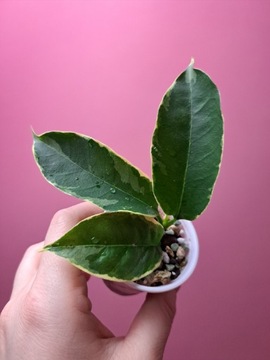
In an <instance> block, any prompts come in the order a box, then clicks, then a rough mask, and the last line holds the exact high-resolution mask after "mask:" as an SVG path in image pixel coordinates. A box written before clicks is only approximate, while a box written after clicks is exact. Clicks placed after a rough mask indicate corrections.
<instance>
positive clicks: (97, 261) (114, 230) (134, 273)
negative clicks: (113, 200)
mask: <svg viewBox="0 0 270 360" xmlns="http://www.w3.org/2000/svg"><path fill="white" fill-rule="evenodd" d="M163 233H164V230H163V227H162V226H161V225H160V224H159V223H158V222H157V221H155V220H154V219H153V218H151V217H145V216H143V215H138V214H134V213H130V212H125V211H119V212H112V213H102V214H99V215H95V216H92V217H90V218H88V219H85V220H83V221H81V222H80V223H79V224H78V225H76V226H75V227H74V228H73V229H71V230H70V231H69V232H68V233H66V234H65V235H64V236H63V237H62V238H60V239H59V240H57V241H56V242H54V243H53V244H50V245H48V246H46V247H45V250H49V251H52V252H54V253H55V254H57V255H59V256H61V257H64V258H66V259H67V260H69V261H70V262H71V263H72V264H73V265H75V266H76V267H78V268H80V269H82V270H83V271H85V272H87V273H90V274H94V275H96V276H99V277H102V278H104V279H110V280H116V281H117V280H118V281H134V280H136V279H139V278H141V277H143V276H145V275H147V274H148V273H150V272H152V271H153V270H154V269H155V268H156V267H158V265H159V264H160V261H161V247H160V240H161V238H162V235H163Z"/></svg>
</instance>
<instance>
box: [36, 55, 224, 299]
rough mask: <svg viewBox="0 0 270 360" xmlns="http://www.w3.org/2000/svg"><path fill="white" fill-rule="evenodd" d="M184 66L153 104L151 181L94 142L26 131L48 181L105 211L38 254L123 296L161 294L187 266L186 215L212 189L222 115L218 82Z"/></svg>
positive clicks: (193, 245)
mask: <svg viewBox="0 0 270 360" xmlns="http://www.w3.org/2000/svg"><path fill="white" fill-rule="evenodd" d="M193 65H194V62H193V60H192V61H191V63H190V65H189V66H188V68H187V69H186V70H185V71H184V72H183V73H182V74H180V76H179V77H178V78H177V79H176V81H175V82H174V83H173V84H172V86H171V87H170V88H169V89H168V91H167V92H166V94H165V95H164V97H163V100H162V102H161V104H160V107H159V110H158V116H157V122H156V128H155V130H154V134H153V138H152V147H151V154H152V175H153V180H152V181H151V180H150V179H149V178H147V177H146V176H145V175H144V174H143V173H142V172H141V171H139V170H138V169H137V168H135V167H134V166H132V165H131V164H130V163H128V162H127V161H126V160H125V159H123V158H122V157H120V156H119V155H117V154H116V153H115V152H113V151H112V150H111V149H109V148H108V147H106V146H105V145H104V144H102V143H100V142H98V141H96V140H94V139H93V138H90V137H87V136H84V135H80V134H77V133H72V132H47V133H44V134H42V135H39V136H38V135H36V134H33V138H34V144H33V152H34V157H35V160H36V162H37V164H38V166H39V169H40V170H41V173H42V174H43V175H44V177H45V178H46V179H47V181H48V182H49V183H51V184H52V185H53V186H55V187H56V188H58V189H60V190H61V191H63V192H65V193H67V194H69V195H73V196H75V197H77V198H81V199H84V200H86V201H91V202H93V203H95V204H96V205H98V206H100V207H101V208H103V209H104V212H103V213H101V214H98V215H95V216H92V217H89V218H87V219H85V220H83V221H81V222H80V223H78V224H77V225H76V226H75V227H74V228H72V229H71V230H70V231H69V232H68V233H66V234H65V235H64V236H62V237H61V238H60V239H58V240H57V241H55V242H54V243H52V244H50V245H47V246H46V247H45V248H44V250H47V251H51V252H54V253H55V254H57V255H59V256H61V257H64V258H66V259H67V260H68V261H70V262H71V263H72V264H73V265H75V266H76V267H78V268H80V269H82V270H84V271H85V272H87V273H90V274H93V275H95V276H98V277H101V278H103V279H105V281H106V283H107V285H108V286H109V287H111V288H112V284H116V285H118V289H117V286H116V288H115V289H114V290H115V291H116V292H120V293H121V292H123V291H124V292H125V291H126V290H123V288H125V289H126V288H127V285H128V288H129V290H128V291H127V292H130V293H132V292H136V291H137V290H138V289H139V290H144V291H150V292H156V291H158V292H160V291H167V290H170V289H171V288H172V286H173V285H172V284H174V283H176V285H177V286H179V283H181V281H182V282H183V281H185V280H186V279H187V277H189V275H190V274H191V272H192V271H193V269H194V267H195V265H196V262H197V257H198V241H197V237H196V233H195V230H194V227H193V225H192V223H191V222H190V221H191V220H194V219H196V218H197V217H198V216H199V215H200V214H201V213H202V212H203V211H204V209H205V208H206V206H207V205H208V203H209V201H210V197H211V195H212V192H213V187H214V184H215V181H216V177H217V175H218V171H219V167H220V162H221V155H222V147H223V146H222V145H223V119H222V114H221V110H220V99H219V92H218V90H217V87H216V86H215V85H214V83H213V82H212V81H211V79H210V78H209V77H208V76H207V75H206V74H205V73H204V72H202V71H201V70H198V69H194V67H193ZM179 219H180V221H179ZM181 219H184V220H181ZM191 240H192V241H191ZM194 251H195V255H194V256H193V255H192V254H193V252H194ZM181 277H182V280H181ZM179 279H180V282H179ZM158 285H162V286H158Z"/></svg>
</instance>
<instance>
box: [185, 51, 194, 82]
mask: <svg viewBox="0 0 270 360" xmlns="http://www.w3.org/2000/svg"><path fill="white" fill-rule="evenodd" d="M185 79H186V82H187V83H188V84H191V83H192V82H196V73H195V71H194V58H193V57H192V58H191V60H190V63H189V65H188V67H187V70H186V76H185Z"/></svg>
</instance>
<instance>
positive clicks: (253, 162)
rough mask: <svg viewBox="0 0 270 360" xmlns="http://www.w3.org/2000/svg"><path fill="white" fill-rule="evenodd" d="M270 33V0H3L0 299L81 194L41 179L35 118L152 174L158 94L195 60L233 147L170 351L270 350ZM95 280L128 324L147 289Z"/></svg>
mask: <svg viewBox="0 0 270 360" xmlns="http://www.w3.org/2000/svg"><path fill="white" fill-rule="evenodd" d="M269 33H270V2H269V1H259V0H257V1H221V0H220V1H203V0H202V1H180V0H179V1H165V0H164V1H147V0H146V1H143V0H137V1H1V2H0V116H1V132H0V137H1V141H0V147H1V154H0V155H1V170H0V171H1V172H0V176H1V217H0V221H1V243H0V246H1V252H0V280H1V286H0V308H2V307H3V306H4V304H5V303H6V302H7V300H8V298H9V294H10V290H11V286H12V279H13V276H14V273H15V270H16V267H17V265H18V263H19V261H20V258H21V256H22V254H23V252H24V251H25V249H26V247H28V246H29V245H30V244H32V243H34V242H38V241H41V240H42V239H43V237H44V234H45V231H46V228H47V226H48V223H49V221H50V218H51V217H52V215H53V214H54V213H55V211H56V210H58V209H60V208H63V207H66V206H69V205H71V204H74V203H76V200H75V199H72V198H71V197H69V196H67V195H65V194H62V193H60V192H59V191H57V190H56V189H54V188H53V187H51V186H50V185H49V184H47V183H46V182H45V181H44V180H43V178H42V177H41V175H40V173H39V171H38V169H37V167H36V165H35V163H34V161H33V158H32V153H31V144H32V139H31V130H30V129H31V126H32V127H33V128H34V130H35V131H36V132H37V133H41V132H44V131H47V130H71V131H77V132H80V133H85V134H87V135H90V136H93V137H95V138H97V139H99V140H100V141H102V142H104V143H106V144H108V145H109V146H111V147H112V148H113V149H114V150H115V151H117V152H119V153H120V154H121V155H122V156H125V157H126V158H128V159H129V160H130V161H131V162H133V163H134V164H135V165H136V166H138V167H140V168H141V169H142V170H143V171H145V172H146V173H148V174H149V175H150V174H151V168H150V156H149V147H150V139H151V135H152V131H153V128H154V123H155V118H156V112H157V108H158V105H159V102H160V100H161V97H162V95H163V93H164V92H165V90H166V89H167V87H168V86H169V85H170V84H171V82H172V81H173V80H174V78H175V77H176V76H177V75H178V73H180V72H182V71H183V70H184V69H185V68H186V66H187V65H188V63H189V61H190V58H191V57H192V56H193V57H194V58H195V64H196V67H198V68H201V69H203V70H204V71H206V72H207V73H208V74H210V75H211V77H212V79H213V80H214V81H215V82H216V84H217V85H218V87H219V89H220V91H221V95H222V107H223V113H224V117H225V120H226V132H225V135H226V137H225V153H224V158H223V165H222V170H221V173H220V177H219V180H218V183H217V186H216V191H215V194H214V197H213V200H212V203H211V205H210V206H209V208H208V210H207V211H206V212H205V213H204V214H203V215H202V216H201V218H200V219H198V220H197V221H196V222H195V226H196V228H197V231H198V234H199V237H200V244H201V254H200V259H199V264H198V267H197V269H196V272H195V273H194V275H193V276H192V278H191V279H190V280H189V281H188V282H187V283H186V285H184V286H183V288H182V289H181V292H180V294H179V298H178V313H177V317H176V320H175V323H174V326H173V332H172V334H171V336H170V339H169V342H168V346H167V349H166V353H165V359H171V360H174V359H190V360H228V359H230V360H255V359H256V360H266V359H269V358H270V305H269V303H270V269H269V263H270V260H269V259H270V257H269V256H270V240H269V230H267V223H268V222H269V200H270V197H269V184H270V181H269V180H270V179H269V178H270V173H269V145H268V144H269V115H270V105H269V94H270V77H269V69H268V68H269V63H270V51H269ZM89 289H90V296H91V299H92V300H93V305H94V312H95V313H96V314H97V315H98V316H100V317H101V319H102V320H103V321H104V322H105V323H106V324H107V325H108V326H110V327H111V328H112V329H113V331H114V332H115V333H116V334H119V335H120V334H123V333H124V332H125V331H126V329H127V328H128V325H129V323H130V321H131V319H132V318H133V316H134V314H135V313H136V311H137V309H138V308H139V306H140V304H141V303H142V301H143V297H144V296H143V295H139V296H134V297H131V298H122V297H120V296H118V295H115V294H113V293H111V292H110V291H109V290H108V289H107V288H105V286H104V285H103V283H102V281H100V280H98V279H92V280H91V282H90V286H89ZM112 309H114V310H113V311H112ZM115 309H118V310H119V311H115Z"/></svg>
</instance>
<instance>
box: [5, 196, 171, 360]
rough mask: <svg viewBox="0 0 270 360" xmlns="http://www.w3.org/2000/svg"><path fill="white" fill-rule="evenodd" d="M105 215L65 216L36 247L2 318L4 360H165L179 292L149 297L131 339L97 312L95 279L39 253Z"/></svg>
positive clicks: (87, 207)
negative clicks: (92, 294) (90, 285)
mask: <svg viewBox="0 0 270 360" xmlns="http://www.w3.org/2000/svg"><path fill="white" fill-rule="evenodd" d="M98 212H101V210H100V209H99V208H97V207H96V206H94V205H92V204H89V203H82V204H79V205H75V206H72V207H70V208H67V209H64V210H60V211H59V212H58V213H57V214H56V215H55V216H54V218H53V219H52V222H51V225H50V227H49V229H48V232H47V235H46V239H45V241H44V243H43V242H42V243H39V244H35V245H33V246H31V247H30V248H29V249H28V250H27V251H26V253H25V255H24V257H23V259H22V262H21V264H20V265H19V268H18V270H17V273H16V276H15V280H14V286H13V291H12V294H11V299H10V301H9V302H8V304H7V305H6V306H5V308H4V309H3V311H2V313H1V318H0V358H1V359H2V360H26V359H27V360H70V359H72V360H83V359H85V360H86V359H87V360H89V359H93V360H114V359H115V360H122V359H123V360H129V359H130V360H131V359H132V360H137V359H138V360H141V359H146V360H159V359H162V356H163V352H164V347H165V345H166V341H167V338H168V335H169V332H170V329H171V325H172V321H173V318H174V315H175V303H176V291H172V292H168V293H164V294H148V295H147V296H146V299H145V302H144V304H143V305H142V307H141V309H140V310H139V312H138V313H137V315H136V317H135V319H134V320H133V322H132V324H131V326H130V329H129V331H128V333H127V334H126V336H125V337H115V336H114V335H113V334H112V332H111V331H110V330H109V329H107V328H106V327H105V326H104V325H103V324H102V323H101V322H100V321H99V320H98V319H97V318H96V317H95V315H94V314H93V313H92V312H91V307H92V305H91V301H90V299H89V298H88V293H87V280H88V278H89V276H87V275H86V274H85V273H83V272H82V271H81V270H79V269H77V268H75V267H74V266H72V265H71V264H70V263H69V262H67V261H66V260H64V259H63V258H60V257H58V256H56V255H54V254H52V253H50V252H39V250H40V249H41V248H42V247H43V246H44V244H49V243H51V242H53V241H55V240H57V239H58V238H59V237H60V236H62V235H63V234H64V233H66V232H67V231H68V230H69V229H70V228H71V227H73V226H74V225H75V224H77V223H78V222H79V221H81V220H82V219H84V218H86V217H89V216H91V215H93V214H96V213H98Z"/></svg>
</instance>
